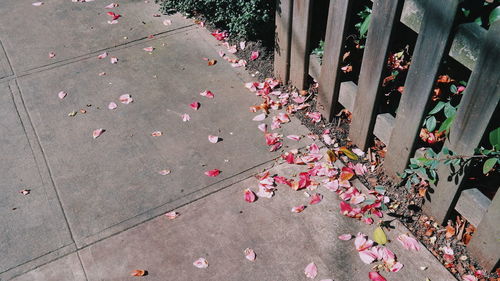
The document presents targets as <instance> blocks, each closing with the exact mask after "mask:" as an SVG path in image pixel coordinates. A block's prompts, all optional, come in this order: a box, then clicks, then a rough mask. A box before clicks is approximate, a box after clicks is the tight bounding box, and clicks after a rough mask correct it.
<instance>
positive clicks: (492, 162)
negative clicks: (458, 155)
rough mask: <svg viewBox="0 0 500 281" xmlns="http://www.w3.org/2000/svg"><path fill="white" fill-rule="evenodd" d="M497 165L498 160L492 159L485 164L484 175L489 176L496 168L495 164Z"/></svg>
mask: <svg viewBox="0 0 500 281" xmlns="http://www.w3.org/2000/svg"><path fill="white" fill-rule="evenodd" d="M496 163H497V159H496V158H490V159H488V160H486V161H485V162H484V165H483V174H487V173H488V172H489V171H491V169H493V167H495V164H496Z"/></svg>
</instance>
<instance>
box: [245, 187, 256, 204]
mask: <svg viewBox="0 0 500 281" xmlns="http://www.w3.org/2000/svg"><path fill="white" fill-rule="evenodd" d="M243 192H244V194H245V201H247V202H248V203H252V202H254V201H255V199H256V198H255V193H253V191H251V190H250V189H248V188H247V189H245V190H244V191H243Z"/></svg>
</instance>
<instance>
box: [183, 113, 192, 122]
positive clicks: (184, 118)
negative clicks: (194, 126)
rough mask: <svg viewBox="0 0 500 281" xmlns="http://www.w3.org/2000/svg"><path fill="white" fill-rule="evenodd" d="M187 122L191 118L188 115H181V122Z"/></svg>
mask: <svg viewBox="0 0 500 281" xmlns="http://www.w3.org/2000/svg"><path fill="white" fill-rule="evenodd" d="M189 120H191V116H189V114H187V113H184V114H182V121H184V122H187V121H189Z"/></svg>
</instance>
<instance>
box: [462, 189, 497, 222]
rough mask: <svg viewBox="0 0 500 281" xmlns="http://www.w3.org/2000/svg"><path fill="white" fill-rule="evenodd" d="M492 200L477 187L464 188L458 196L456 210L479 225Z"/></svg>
mask: <svg viewBox="0 0 500 281" xmlns="http://www.w3.org/2000/svg"><path fill="white" fill-rule="evenodd" d="M490 204H491V200H490V199H488V197H486V196H485V195H484V194H483V193H481V191H479V190H478V189H477V188H470V189H466V190H463V191H462V192H461V193H460V198H458V202H457V205H456V206H455V210H456V211H457V212H458V213H460V214H461V215H462V216H463V217H464V218H466V219H467V221H468V222H470V223H471V224H472V225H473V226H475V227H477V226H478V225H479V223H480V222H481V220H482V219H483V216H484V214H486V211H487V210H488V207H489V206H490Z"/></svg>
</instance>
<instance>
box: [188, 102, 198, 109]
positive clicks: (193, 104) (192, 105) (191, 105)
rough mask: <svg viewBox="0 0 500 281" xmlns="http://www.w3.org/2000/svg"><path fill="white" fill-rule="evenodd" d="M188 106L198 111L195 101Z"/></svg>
mask: <svg viewBox="0 0 500 281" xmlns="http://www.w3.org/2000/svg"><path fill="white" fill-rule="evenodd" d="M189 106H190V107H191V108H192V109H194V110H198V109H199V108H200V103H199V102H197V101H195V102H193V103H190V104H189Z"/></svg>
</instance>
